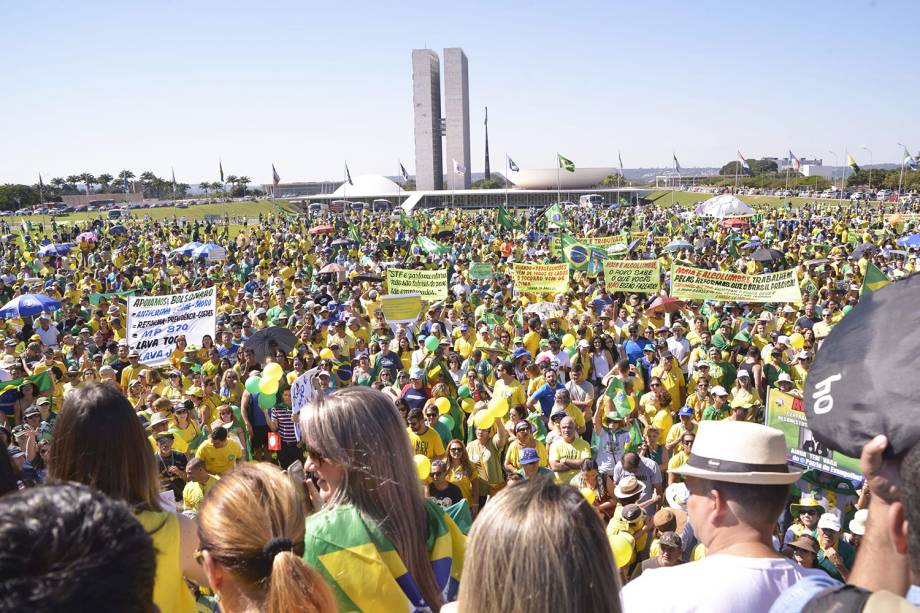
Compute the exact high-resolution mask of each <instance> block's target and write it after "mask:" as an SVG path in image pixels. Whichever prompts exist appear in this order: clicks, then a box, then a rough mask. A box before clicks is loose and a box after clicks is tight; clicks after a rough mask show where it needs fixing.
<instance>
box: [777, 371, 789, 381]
mask: <svg viewBox="0 0 920 613" xmlns="http://www.w3.org/2000/svg"><path fill="white" fill-rule="evenodd" d="M780 381H785V382H786V383H792V377H790V376H789V373H785V372H781V373H779V376H778V377H777V378H776V382H777V383H779V382H780Z"/></svg>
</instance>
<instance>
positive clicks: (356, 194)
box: [332, 175, 405, 199]
mask: <svg viewBox="0 0 920 613" xmlns="http://www.w3.org/2000/svg"><path fill="white" fill-rule="evenodd" d="M352 182H354V185H349V184H348V183H347V182H345V183H342V185H341V186H339V188H338V189H337V190H335V191H334V192H332V195H333V196H336V197H339V198H347V199H351V198H370V197H373V196H398V195H399V194H400V192H403V193H404V192H405V190H401V189H400V187H399V185H397V184H396V183H394V182H393V181H391V180H390V179H387V178H386V177H384V176H383V175H358V176H356V177H353V178H352Z"/></svg>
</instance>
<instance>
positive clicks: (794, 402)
mask: <svg viewBox="0 0 920 613" xmlns="http://www.w3.org/2000/svg"><path fill="white" fill-rule="evenodd" d="M764 421H765V423H766V424H767V425H768V426H770V427H771V428H776V429H777V430H781V431H782V432H783V434H784V435H785V436H786V449H787V452H786V459H787V460H788V461H789V462H791V463H793V464H796V465H798V466H802V467H804V468H814V469H817V470H820V471H822V472H826V473H830V474H832V475H835V476H837V477H843V478H844V479H853V480H860V479H862V473H861V472H860V470H859V459H858V458H850V457H848V456H845V455H843V454H842V453H840V452H837V451H834V450H832V449H828V448H827V447H825V446H824V445H822V444H821V443H819V442H818V441H817V440H815V437H814V436H812V433H811V429H810V428H809V427H808V422H807V421H806V419H805V408H804V407H803V405H802V401H801V400H800V399H799V398H795V397H794V396H792V395H790V394H787V393H785V392H781V391H780V390H778V389H776V388H772V387H771V388H770V390H769V391H768V392H767V406H766V411H765V418H764Z"/></svg>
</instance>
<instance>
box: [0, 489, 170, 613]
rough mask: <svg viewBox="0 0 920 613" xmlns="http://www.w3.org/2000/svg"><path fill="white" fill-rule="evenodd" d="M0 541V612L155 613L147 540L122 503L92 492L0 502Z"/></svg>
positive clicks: (17, 496)
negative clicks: (78, 612)
mask: <svg viewBox="0 0 920 613" xmlns="http://www.w3.org/2000/svg"><path fill="white" fill-rule="evenodd" d="M0 542H2V543H3V551H2V553H0V610H3V611H99V612H109V611H111V612H112V613H122V612H125V613H153V612H154V611H156V607H155V606H154V588H153V584H154V577H155V575H156V569H157V563H156V552H155V551H154V543H153V540H152V539H151V538H150V535H149V534H147V531H146V530H145V529H144V527H143V526H142V525H141V523H140V522H138V521H137V519H135V517H134V515H133V512H132V511H131V510H130V509H129V508H128V505H127V504H125V502H123V501H115V500H112V499H111V498H109V497H108V496H106V495H105V494H103V493H101V492H100V491H99V490H97V489H95V488H91V487H88V486H85V485H80V484H78V483H53V484H48V485H42V486H39V487H36V488H30V489H25V490H22V491H20V492H15V493H12V494H8V495H6V496H3V497H0ZM176 587H179V586H176Z"/></svg>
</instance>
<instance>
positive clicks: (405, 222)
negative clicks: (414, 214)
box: [399, 211, 418, 232]
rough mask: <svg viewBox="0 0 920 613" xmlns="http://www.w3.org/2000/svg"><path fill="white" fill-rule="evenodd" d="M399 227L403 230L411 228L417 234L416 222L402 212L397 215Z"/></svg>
mask: <svg viewBox="0 0 920 613" xmlns="http://www.w3.org/2000/svg"><path fill="white" fill-rule="evenodd" d="M399 225H400V226H402V227H403V228H412V229H413V230H415V231H416V232H418V221H417V220H415V219H413V218H411V217H409V216H408V215H406V214H405V213H403V212H402V211H400V213H399Z"/></svg>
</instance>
